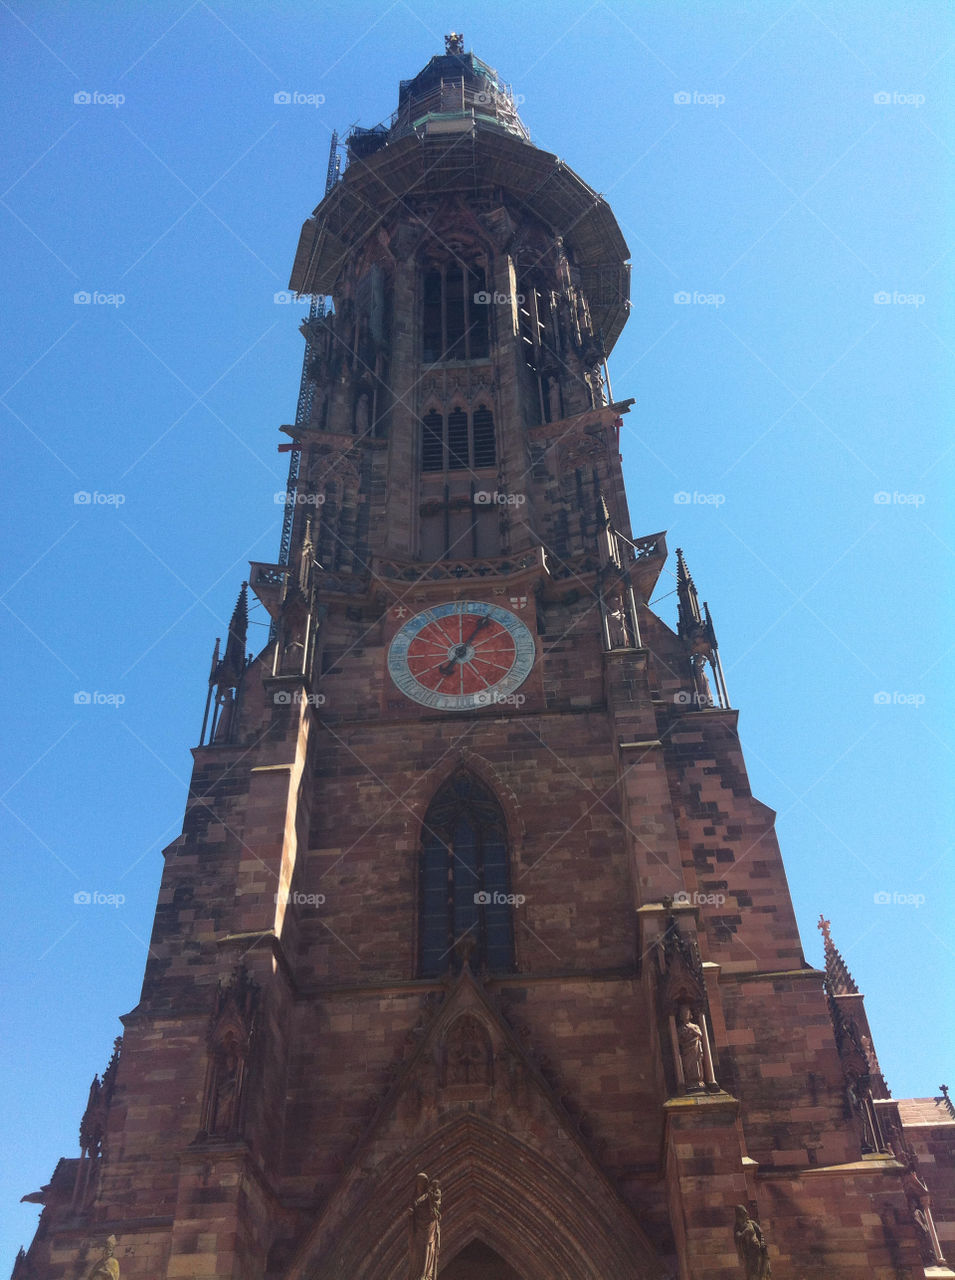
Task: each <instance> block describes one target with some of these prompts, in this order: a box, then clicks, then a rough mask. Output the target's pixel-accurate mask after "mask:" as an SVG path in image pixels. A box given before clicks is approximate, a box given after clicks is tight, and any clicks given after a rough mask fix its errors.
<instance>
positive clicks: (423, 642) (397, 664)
mask: <svg viewBox="0 0 955 1280" xmlns="http://www.w3.org/2000/svg"><path fill="white" fill-rule="evenodd" d="M535 654H536V649H535V645H534V637H533V636H532V635H531V633H530V631H529V630H528V629H527V627H526V626H525V625H524V623H523V622H521V621H520V619H519V618H515V617H514V615H513V614H512V613H509V612H508V611H507V610H506V609H502V608H500V607H499V606H497V605H493V604H488V603H487V602H485V601H480V600H456V601H452V602H450V603H448V604H440V605H434V606H433V607H432V608H430V609H425V610H424V611H423V612H421V613H419V614H416V615H415V616H414V617H413V618H409V619H408V621H407V622H406V623H405V624H404V626H403V627H401V629H400V630H399V631H398V632H396V634H395V636H394V638H393V640H392V642H391V645H390V647H389V649H388V671H389V674H390V675H391V678H392V680H393V681H394V683H395V685H396V686H397V687H398V688H399V689H400V690H401V692H402V693H403V694H405V696H406V697H408V698H411V699H412V700H413V701H415V702H418V703H420V704H421V705H422V706H426V707H432V708H434V709H435V710H439V711H462V710H466V709H468V708H472V707H483V706H488V705H490V704H491V703H493V702H494V701H495V700H496V699H498V698H503V697H507V696H509V695H510V694H511V693H513V692H514V690H515V689H517V688H518V687H519V686H520V685H522V684H523V683H524V681H525V680H526V679H527V677H528V676H529V675H530V672H531V668H532V667H533V665H534V657H535Z"/></svg>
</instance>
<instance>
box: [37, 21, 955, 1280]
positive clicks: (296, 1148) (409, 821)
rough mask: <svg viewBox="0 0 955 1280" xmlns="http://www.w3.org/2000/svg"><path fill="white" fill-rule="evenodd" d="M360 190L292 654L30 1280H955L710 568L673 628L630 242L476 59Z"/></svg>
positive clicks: (435, 89)
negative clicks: (637, 415)
mask: <svg viewBox="0 0 955 1280" xmlns="http://www.w3.org/2000/svg"><path fill="white" fill-rule="evenodd" d="M334 156H335V153H334V152H333V160H334ZM331 168H332V172H331V175H330V177H331V181H330V184H329V189H328V193H327V194H326V196H325V198H324V199H323V200H322V203H321V204H320V205H319V207H318V208H317V209H316V211H315V213H314V215H313V216H312V217H311V218H310V219H309V220H308V221H307V222H306V223H305V226H304V228H303V231H302V236H301V240H300V243H299V247H298V252H297V255H296V258H295V265H294V270H293V273H292V280H291V287H292V288H293V289H294V290H296V291H297V292H299V293H301V294H307V295H312V296H314V297H319V296H322V297H324V298H327V299H330V300H331V302H330V304H329V305H328V306H326V305H325V304H319V303H316V304H313V306H312V310H311V314H310V317H309V319H308V321H307V322H306V324H305V326H304V327H305V336H306V342H307V358H306V367H305V373H304V377H303V387H302V396H301V400H300V405H299V409H300V411H299V415H298V420H297V421H296V423H295V424H294V425H293V426H290V427H286V428H284V430H285V432H286V434H287V436H288V437H289V445H288V446H286V447H287V448H289V449H290V451H291V455H292V470H291V481H290V491H289V503H288V508H287V520H286V528H285V535H284V537H283V544H282V549H281V553H280V557H279V563H277V564H260V563H256V564H253V565H252V568H251V572H250V577H249V583H248V587H249V588H251V590H252V591H253V592H254V593H255V595H256V596H257V597H258V599H259V600H260V601H261V602H262V604H263V605H264V606H265V608H266V610H267V611H268V613H269V615H270V616H271V618H272V631H271V636H270V639H269V643H268V644H267V645H266V647H265V648H264V649H263V650H262V651H261V652H260V653H258V654H257V655H255V656H254V657H251V658H247V656H246V623H247V593H246V587H245V586H243V589H242V592H241V594H240V597H239V602H238V604H237V606H236V610H235V613H234V615H233V618H232V621H231V623H230V626H229V632H228V639H227V642H226V644H225V646H224V648H223V649H222V651H221V652H220V651H219V649H218V647H217V651H216V656H215V658H214V661H213V667H212V673H211V678H210V698H209V702H208V704H207V718H206V723H205V725H204V727H203V739H202V742H201V744H200V746H199V747H198V748H197V749H196V750H195V752H194V756H195V768H194V772H193V778H192V785H191V790H190V795H189V801H188V805H187V810H186V815H185V822H184V825H183V831H182V835H181V836H180V837H179V838H178V839H176V840H175V841H174V842H173V843H172V844H171V845H170V846H169V847H168V848H167V849H166V850H165V871H164V875H163V880H162V887H161V890H160V895H159V904H158V907H157V910H156V918H155V926H154V930H153V935H152V940H151V944H150V949H149V960H148V963H147V967H146V974H145V981H144V985H143V991H142V998H141V1001H140V1003H139V1004H138V1005H137V1007H136V1008H135V1009H134V1010H133V1011H132V1012H131V1013H129V1014H127V1015H126V1016H125V1017H124V1018H123V1025H124V1035H123V1037H122V1041H121V1042H117V1046H116V1050H115V1053H114V1056H113V1058H112V1060H111V1061H110V1064H109V1066H108V1068H107V1070H106V1072H105V1074H104V1076H103V1078H102V1079H99V1078H97V1079H96V1080H95V1081H94V1084H93V1087H92V1089H91V1093H90V1098H89V1103H88V1106H87V1109H86V1112H85V1114H84V1117H83V1122H82V1128H81V1155H80V1157H79V1158H78V1159H65V1160H61V1161H60V1163H59V1164H58V1165H57V1167H56V1171H55V1173H54V1175H53V1178H52V1180H51V1183H50V1185H49V1186H47V1187H45V1188H43V1190H42V1191H40V1192H36V1193H34V1194H33V1195H31V1196H30V1197H28V1198H29V1199H32V1200H37V1201H39V1202H41V1203H43V1204H44V1210H43V1213H42V1216H41V1219H40V1226H39V1229H38V1232H37V1236H36V1238H35V1240H34V1242H33V1244H32V1246H31V1248H30V1249H29V1251H28V1252H25V1253H21V1255H20V1256H19V1258H18V1259H17V1263H16V1266H15V1269H14V1276H15V1280H81V1278H83V1280H85V1278H86V1277H112V1278H113V1280H115V1278H116V1277H121V1278H122V1280H160V1278H168V1280H193V1278H197V1280H198V1278H201V1280H434V1278H435V1277H436V1276H437V1275H438V1274H440V1277H441V1280H479V1278H481V1280H665V1278H670V1280H676V1278H677V1277H679V1278H680V1280H731V1278H734V1277H747V1278H750V1280H752V1278H754V1277H764V1276H769V1275H770V1274H772V1275H773V1276H775V1277H776V1280H823V1278H825V1280H833V1278H839V1280H889V1278H890V1277H891V1278H892V1280H897V1278H899V1277H906V1278H912V1277H922V1276H924V1275H934V1276H942V1275H952V1272H951V1271H949V1270H948V1269H947V1267H945V1266H944V1265H943V1264H942V1261H941V1259H942V1255H943V1253H944V1251H945V1248H946V1239H947V1247H948V1252H949V1256H950V1257H951V1256H952V1255H953V1254H955V1241H953V1237H952V1225H951V1224H952V1222H953V1220H955V1211H953V1210H955V1205H953V1199H955V1171H953V1163H952V1153H953V1140H952V1135H953V1134H955V1112H953V1111H952V1109H951V1107H950V1104H949V1103H948V1101H947V1095H945V1094H944V1092H943V1097H942V1098H940V1099H937V1100H936V1099H924V1100H917V1101H913V1102H910V1103H898V1102H895V1101H893V1100H892V1099H891V1097H890V1095H889V1092H888V1089H887V1088H886V1086H885V1082H884V1080H883V1079H882V1076H881V1073H880V1070H879V1067H878V1062H877V1060H876V1057H875V1050H874V1048H873V1045H872V1039H871V1035H870V1031H869V1028H868V1024H867V1022H866V1019H865V1013H864V1009H863V1006H862V996H861V995H860V994H859V992H858V989H857V988H856V987H855V984H854V983H853V981H852V979H851V977H850V975H849V974H848V971H847V970H846V968H845V965H844V963H843V962H842V959H841V957H840V956H839V953H838V951H837V950H836V947H835V944H834V943H833V941H832V939H831V937H830V935H829V928H828V924H826V923H825V922H823V923H824V932H825V939H824V943H825V954H826V969H825V971H823V970H820V969H817V968H814V967H812V966H810V965H809V964H807V962H806V960H805V958H804V956H803V952H802V948H801V945H800V940H799V936H798V933H797V929H796V921H795V918H794V914H793V908H792V904H791V902H790V897H789V893H788V889H787V885H786V878H785V874H784V871H783V865H782V861H781V858H780V854H779V849H778V847H777V843H776V839H775V836H774V833H773V814H772V812H771V811H770V810H769V809H767V808H766V807H765V806H764V805H762V804H760V803H759V801H757V800H755V799H754V798H753V796H752V794H751V792H750V789H749V784H748V782H747V777H746V769H745V766H744V763H743V757H742V753H741V749H740V743H739V739H738V737H737V731H736V713H735V711H733V710H732V709H731V708H730V705H729V702H728V697H727V691H726V686H725V683H724V680H723V675H722V668H721V664H720V658H719V650H718V647H717V642H716V634H715V631H714V626H713V621H712V619H711V617H710V614H709V611H708V609H707V607H706V605H705V604H701V602H700V599H699V597H698V594H697V589H696V587H695V585H694V582H693V579H692V577H691V574H690V572H689V570H688V568H687V564H686V562H685V561H684V559H683V556H682V553H680V552H677V553H676V577H677V585H678V599H679V620H678V627H677V630H676V631H674V630H673V629H671V627H669V626H668V625H667V624H666V623H665V622H663V621H662V620H661V619H660V618H658V617H657V616H656V615H655V614H654V613H652V612H651V611H650V609H649V607H648V604H647V602H648V600H649V599H650V598H651V595H652V592H653V590H654V586H655V584H656V582H657V579H658V577H659V575H660V573H661V571H662V569H663V566H664V562H665V560H666V557H667V549H666V544H665V539H664V535H663V533H656V532H651V533H649V534H646V533H644V532H643V531H642V530H638V531H637V532H636V533H635V532H634V530H633V529H632V528H631V524H630V516H629V513H628V509H627V500H626V495H625V493H624V488H623V481H622V473H621V463H620V456H619V430H620V426H621V419H622V415H624V414H625V413H626V412H627V411H628V409H629V407H630V405H631V403H632V402H631V401H630V400H614V398H613V396H612V394H611V391H610V386H609V381H608V377H607V370H606V359H607V356H608V355H609V353H610V351H611V350H612V348H613V346H614V343H615V341H616V339H617V337H618V336H619V334H620V332H621V329H622V327H623V325H624V322H625V320H626V318H627V311H628V307H629V302H628V296H629V269H628V264H627V259H628V249H627V246H626V244H625V242H624V240H623V238H622V236H621V234H620V231H619V229H618V227H617V224H616V222H615V220H614V216H613V214H612V213H611V211H610V209H609V207H608V206H607V204H606V202H605V201H604V200H603V199H602V198H601V197H600V196H598V195H597V194H596V193H595V192H594V191H592V190H591V188H590V187H588V186H587V185H586V183H585V182H584V181H583V180H582V179H581V178H579V177H578V176H577V175H576V174H575V173H574V172H573V171H572V170H571V169H569V168H568V167H567V166H566V165H565V164H563V163H562V162H561V161H560V160H558V159H557V158H556V157H555V156H553V155H550V154H549V153H547V152H545V151H542V150H539V149H538V148H536V147H535V146H533V145H532V144H531V142H530V141H529V138H528V135H527V132H526V130H525V128H524V126H523V124H522V123H521V121H520V119H519V118H518V116H517V113H516V110H515V108H514V103H513V100H512V98H511V96H510V94H509V93H508V90H507V88H506V86H504V85H503V84H502V83H501V81H500V80H499V78H498V76H497V73H496V72H495V71H493V70H492V69H491V68H490V67H488V66H486V65H485V64H484V63H482V62H481V61H480V60H479V59H477V58H476V57H474V56H473V55H472V54H470V53H466V52H465V51H464V49H463V45H462V43H461V40H460V38H459V37H456V36H452V37H449V39H448V42H447V49H446V52H445V53H444V54H443V55H440V56H437V57H434V58H432V59H431V61H430V62H429V63H428V65H427V66H426V67H425V69H424V70H423V71H421V72H420V74H418V75H417V76H416V77H415V78H414V79H412V80H408V81H404V82H402V84H401V88H400V94H399V100H398V107H397V111H396V112H395V114H394V116H393V117H392V118H391V120H390V121H389V122H388V123H387V124H384V125H380V126H378V127H376V128H373V129H356V130H354V131H353V132H352V134H351V135H350V136H349V138H348V141H347V167H346V168H345V170H344V173H343V176H340V177H339V176H338V174H337V169H338V165H337V162H335V163H333V165H332V166H331ZM421 1175H425V1176H424V1177H423V1178H422V1176H421ZM438 1187H440V1191H439V1190H438ZM439 1206H440V1222H439V1220H438V1214H439ZM946 1232H947V1233H948V1234H947V1237H946ZM933 1268H934V1270H933Z"/></svg>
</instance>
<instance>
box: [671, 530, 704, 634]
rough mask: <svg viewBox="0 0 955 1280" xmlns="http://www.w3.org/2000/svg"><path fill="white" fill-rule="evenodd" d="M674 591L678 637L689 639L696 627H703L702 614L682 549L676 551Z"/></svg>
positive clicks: (678, 548)
mask: <svg viewBox="0 0 955 1280" xmlns="http://www.w3.org/2000/svg"><path fill="white" fill-rule="evenodd" d="M676 590H677V596H678V598H679V601H680V614H679V635H680V636H681V637H682V638H683V639H689V638H691V637H692V636H693V634H694V632H695V631H696V629H697V628H698V627H702V626H703V614H702V612H701V611H700V598H699V596H698V595H697V594H696V584H695V583H694V581H693V579H692V578H691V577H690V571H689V569H687V567H686V560H684V558H683V548H682V547H677V549H676Z"/></svg>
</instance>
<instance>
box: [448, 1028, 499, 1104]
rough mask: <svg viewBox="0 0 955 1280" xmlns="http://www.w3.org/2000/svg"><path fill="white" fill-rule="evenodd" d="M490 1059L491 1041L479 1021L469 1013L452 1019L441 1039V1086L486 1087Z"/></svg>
mask: <svg viewBox="0 0 955 1280" xmlns="http://www.w3.org/2000/svg"><path fill="white" fill-rule="evenodd" d="M492 1060H493V1051H492V1048H491V1041H490V1038H489V1036H488V1033H487V1029H486V1028H485V1026H484V1024H483V1023H482V1022H481V1021H480V1019H479V1018H476V1017H475V1016H474V1015H473V1014H465V1015H464V1016H463V1017H461V1018H458V1019H456V1021H455V1022H453V1023H452V1024H451V1026H450V1028H449V1029H448V1033H447V1036H446V1038H445V1043H444V1064H443V1065H444V1080H443V1083H444V1084H445V1085H474V1086H487V1085H489V1084H491V1064H492Z"/></svg>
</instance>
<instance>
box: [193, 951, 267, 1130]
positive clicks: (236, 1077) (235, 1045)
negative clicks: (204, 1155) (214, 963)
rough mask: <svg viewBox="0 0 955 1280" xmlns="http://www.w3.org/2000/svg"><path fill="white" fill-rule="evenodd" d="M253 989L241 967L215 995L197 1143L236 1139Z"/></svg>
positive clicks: (250, 1033) (253, 995) (240, 1109)
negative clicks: (210, 1140) (216, 1139)
mask: <svg viewBox="0 0 955 1280" xmlns="http://www.w3.org/2000/svg"><path fill="white" fill-rule="evenodd" d="M255 999H256V988H255V984H254V983H253V982H252V980H251V978H250V977H249V975H248V973H247V971H246V970H245V968H244V967H242V966H240V967H239V968H238V969H236V971H235V972H234V973H233V975H232V977H231V978H230V979H229V981H228V982H227V983H225V984H222V983H220V984H219V988H218V990H217V992H216V1006H215V1010H214V1012H213V1015H212V1018H211V1021H210V1026H209V1060H208V1066H207V1068H206V1087H205V1095H204V1099H203V1104H202V1119H201V1122H200V1129H199V1133H198V1135H197V1141H208V1140H209V1139H215V1138H218V1139H223V1140H226V1141H229V1140H234V1139H236V1138H238V1136H239V1134H240V1130H241V1124H242V1101H243V1093H244V1086H245V1079H246V1069H247V1066H248V1058H249V1051H250V1048H251V1044H252V1029H253V1022H254V1008H255Z"/></svg>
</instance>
